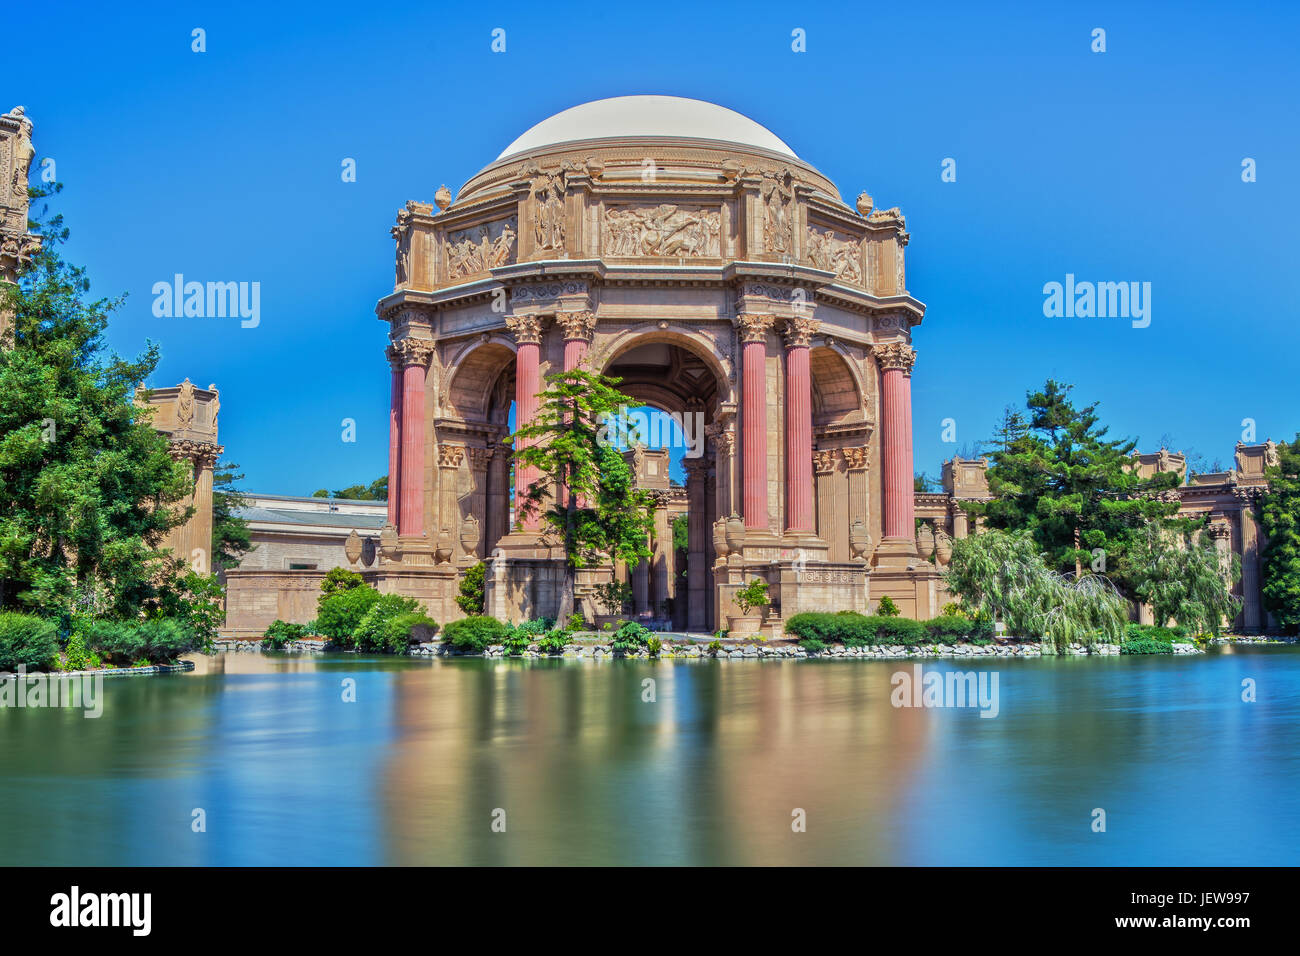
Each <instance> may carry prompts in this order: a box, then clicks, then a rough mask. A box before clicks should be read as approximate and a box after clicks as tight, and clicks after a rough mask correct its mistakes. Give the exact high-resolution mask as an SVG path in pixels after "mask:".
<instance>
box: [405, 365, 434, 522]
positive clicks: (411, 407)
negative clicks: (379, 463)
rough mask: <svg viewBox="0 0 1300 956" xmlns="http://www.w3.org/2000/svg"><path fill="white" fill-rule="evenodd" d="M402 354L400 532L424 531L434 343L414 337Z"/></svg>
mask: <svg viewBox="0 0 1300 956" xmlns="http://www.w3.org/2000/svg"><path fill="white" fill-rule="evenodd" d="M400 348H401V355H402V363H403V369H402V429H401V432H402V465H401V469H400V471H401V484H400V488H399V493H400V494H401V502H402V504H401V510H400V511H399V512H398V518H397V532H398V534H401V535H403V536H409V537H419V536H421V535H423V534H424V378H425V365H426V363H427V362H428V361H429V355H430V353H431V346H429V345H427V344H426V343H423V342H417V341H415V340H414V339H404V340H402V343H401V346H400Z"/></svg>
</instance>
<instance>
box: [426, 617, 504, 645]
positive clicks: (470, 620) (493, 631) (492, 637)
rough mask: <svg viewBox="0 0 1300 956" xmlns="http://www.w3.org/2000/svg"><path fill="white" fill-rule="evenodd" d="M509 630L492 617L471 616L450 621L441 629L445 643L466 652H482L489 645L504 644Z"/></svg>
mask: <svg viewBox="0 0 1300 956" xmlns="http://www.w3.org/2000/svg"><path fill="white" fill-rule="evenodd" d="M508 632H509V629H508V628H507V626H506V625H505V624H502V623H501V622H500V621H498V620H497V619H496V618H494V617H488V616H487V615H486V614H472V615H470V616H469V617H466V618H461V619H460V620H459V621H452V622H451V623H450V624H448V625H447V626H446V627H444V628H443V629H442V636H443V639H444V640H445V641H447V642H448V643H450V644H451V645H452V646H453V647H458V648H460V649H461V650H466V651H483V650H486V649H487V647H488V646H489V645H491V644H504V643H505V640H506V635H507V633H508Z"/></svg>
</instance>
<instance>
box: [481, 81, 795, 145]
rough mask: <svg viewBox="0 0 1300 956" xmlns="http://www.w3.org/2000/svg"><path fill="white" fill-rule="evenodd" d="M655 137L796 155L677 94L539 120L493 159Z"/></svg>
mask: <svg viewBox="0 0 1300 956" xmlns="http://www.w3.org/2000/svg"><path fill="white" fill-rule="evenodd" d="M659 136H662V137H666V138H672V139H700V140H712V141H714V142H724V143H734V144H737V145H740V146H747V147H750V148H757V149H763V150H767V151H768V152H772V153H779V154H781V155H784V156H788V157H790V158H791V159H796V158H797V157H796V156H795V154H794V151H793V150H792V149H790V147H789V146H787V145H786V144H785V143H784V142H782V141H781V139H780V137H778V136H777V135H776V134H775V133H773V132H772V131H771V130H769V129H767V128H766V127H765V126H760V125H759V124H758V123H755V122H754V121H753V120H752V119H750V118H749V117H747V116H742V115H741V114H740V113H737V112H736V111H735V110H729V109H727V108H726V107H724V106H717V105H715V104H713V103H705V102H704V101H703V100H690V99H686V98H684V97H681V96H615V97H612V98H610V99H606V100H593V101H592V102H590V103H583V104H582V105H581V106H574V107H572V108H570V109H567V110H564V111H563V112H562V113H556V114H555V115H554V116H551V117H549V118H548V119H544V120H542V121H541V122H540V123H538V124H537V125H536V126H534V127H532V128H531V129H529V130H528V131H527V132H525V133H524V134H523V135H522V136H520V137H519V138H518V139H516V140H515V141H514V142H513V143H511V144H510V145H509V146H507V147H506V148H505V151H504V152H502V153H501V155H500V156H498V157H497V160H498V161H500V160H502V159H505V158H506V157H509V156H514V155H516V154H517V153H525V152H530V151H532V150H536V149H542V148H544V147H548V146H558V145H561V144H568V143H577V142H584V141H588V140H602V139H613V138H621V137H635V138H638V139H640V138H644V137H659Z"/></svg>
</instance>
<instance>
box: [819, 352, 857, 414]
mask: <svg viewBox="0 0 1300 956" xmlns="http://www.w3.org/2000/svg"><path fill="white" fill-rule="evenodd" d="M808 365H809V371H810V372H811V375H812V406H813V424H814V425H834V424H840V423H844V422H849V421H854V420H861V416H862V414H863V408H864V404H863V403H864V400H865V395H866V391H865V389H864V388H863V386H862V379H861V378H860V376H859V374H858V370H857V369H856V368H855V363H854V362H853V361H852V360H851V359H850V358H849V357H848V356H847V355H845V354H844V353H843V352H842V351H840V349H839V348H837V347H836V346H833V345H829V346H828V345H823V346H816V347H814V348H813V349H812V350H811V351H810V352H809V355H808ZM854 413H858V414H857V415H855V414H854Z"/></svg>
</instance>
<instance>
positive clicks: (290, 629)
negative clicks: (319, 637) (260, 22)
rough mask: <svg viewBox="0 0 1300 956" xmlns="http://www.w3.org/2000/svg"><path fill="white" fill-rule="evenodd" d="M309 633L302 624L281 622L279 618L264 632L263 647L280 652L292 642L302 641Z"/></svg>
mask: <svg viewBox="0 0 1300 956" xmlns="http://www.w3.org/2000/svg"><path fill="white" fill-rule="evenodd" d="M308 633H309V632H308V630H307V628H306V627H305V626H304V625H302V624H294V623H292V622H291V621H281V620H279V619H278V618H277V619H276V620H274V621H272V622H271V623H270V625H269V626H268V627H267V629H266V630H265V631H263V632H262V646H263V647H265V648H273V649H275V650H277V651H278V650H280V649H281V648H282V647H284V645H286V644H288V643H289V642H290V641H301V640H302V639H303V638H304V637H306V636H307V635H308Z"/></svg>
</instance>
